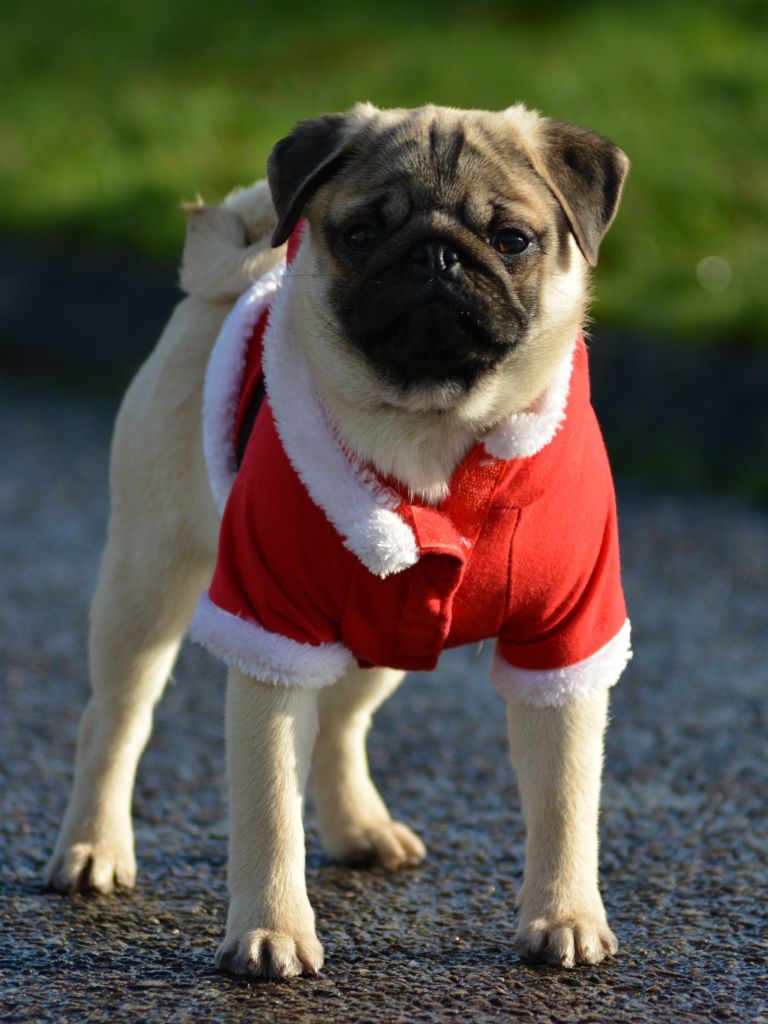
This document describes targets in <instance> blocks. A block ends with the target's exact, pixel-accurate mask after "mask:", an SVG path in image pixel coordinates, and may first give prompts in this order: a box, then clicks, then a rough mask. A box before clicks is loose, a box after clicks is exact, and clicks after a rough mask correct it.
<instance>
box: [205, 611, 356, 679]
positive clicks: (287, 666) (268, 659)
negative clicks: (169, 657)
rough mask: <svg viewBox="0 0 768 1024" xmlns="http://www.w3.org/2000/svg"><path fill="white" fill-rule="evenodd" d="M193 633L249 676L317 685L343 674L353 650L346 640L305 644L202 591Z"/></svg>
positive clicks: (212, 651)
mask: <svg viewBox="0 0 768 1024" xmlns="http://www.w3.org/2000/svg"><path fill="white" fill-rule="evenodd" d="M189 632H190V636H191V637H192V639H193V640H194V641H195V642H196V643H199V644H202V645H203V647H207V649H208V650H209V651H210V652H211V654H215V655H216V657H217V658H220V659H221V660H222V661H224V662H226V664H227V665H231V666H233V667H234V668H239V669H240V671H241V672H243V673H245V675H247V676H252V677H254V678H256V679H261V680H262V681H263V682H267V683H276V684H279V685H284V686H300V687H302V688H303V689H307V690H319V689H320V688H321V687H323V686H330V684H331V683H335V682H336V680H337V679H340V678H341V676H343V675H344V673H345V672H346V670H347V669H348V667H349V663H350V661H351V660H352V654H351V652H350V651H348V650H347V648H346V647H345V646H344V645H343V644H330V643H328V644H318V645H314V644H301V643H298V642H297V641H296V640H291V639H290V638H289V637H287V636H281V635H280V634H279V633H270V632H269V631H268V630H266V629H263V628H262V627H261V626H259V625H258V624H257V623H255V622H248V621H247V620H246V619H241V618H239V617H238V616H237V615H232V614H231V612H227V611H224V609H223V608H219V606H218V605H216V604H214V603H213V601H212V600H211V599H210V597H209V596H208V595H207V594H201V595H200V599H199V600H198V602H197V608H196V610H195V614H194V617H193V619H192V622H191V624H190V627H189Z"/></svg>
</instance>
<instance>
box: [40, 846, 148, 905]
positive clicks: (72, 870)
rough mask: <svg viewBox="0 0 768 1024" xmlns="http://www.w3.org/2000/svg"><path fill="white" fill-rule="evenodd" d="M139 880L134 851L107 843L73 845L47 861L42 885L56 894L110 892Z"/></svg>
mask: <svg viewBox="0 0 768 1024" xmlns="http://www.w3.org/2000/svg"><path fill="white" fill-rule="evenodd" d="M135 881H136V862H135V860H134V857H133V852H132V851H129V852H126V851H125V850H123V849H122V848H117V847H113V846H111V845H109V844H106V843H74V844H73V845H71V846H69V847H65V848H64V849H62V850H57V851H56V853H54V855H53V856H52V857H51V859H50V860H49V861H48V864H47V866H46V868H45V872H44V874H43V883H44V885H45V886H46V888H48V889H53V890H54V891H55V892H62V893H74V892H97V893H111V892H113V891H114V890H115V888H122V889H129V888H131V887H132V886H133V885H134V883H135Z"/></svg>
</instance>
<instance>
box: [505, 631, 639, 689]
mask: <svg viewBox="0 0 768 1024" xmlns="http://www.w3.org/2000/svg"><path fill="white" fill-rule="evenodd" d="M631 657H632V648H631V645H630V625H629V619H627V621H626V622H625V623H624V625H623V626H622V627H621V629H620V630H619V632H618V633H617V634H616V636H615V637H614V638H613V639H612V640H609V641H608V643H607V644H606V645H605V646H604V647H601V648H600V650H599V651H597V653H596V654H593V655H592V656H591V657H589V658H585V659H584V661H579V662H577V664H575V665H568V666H566V667H565V668H555V669H548V670H541V671H539V670H535V669H527V668H515V666H514V665H510V664H509V663H508V662H506V661H505V660H504V659H503V658H502V656H501V655H500V653H499V648H498V646H497V647H496V651H495V653H494V657H493V665H492V666H491V676H490V678H491V684H492V686H493V688H494V689H495V690H496V692H497V693H499V694H501V696H502V697H504V698H505V700H516V701H520V702H522V703H523V704H533V705H535V706H536V707H540V708H543V707H552V706H559V705H562V704H567V703H568V702H569V701H572V700H582V699H583V698H584V697H589V696H591V695H592V694H593V693H597V692H598V691H600V690H607V689H609V687H611V686H613V685H614V684H615V683H617V682H618V681H619V677H620V676H621V673H622V672H623V671H624V669H625V667H626V665H627V662H628V661H629V659H630V658H631Z"/></svg>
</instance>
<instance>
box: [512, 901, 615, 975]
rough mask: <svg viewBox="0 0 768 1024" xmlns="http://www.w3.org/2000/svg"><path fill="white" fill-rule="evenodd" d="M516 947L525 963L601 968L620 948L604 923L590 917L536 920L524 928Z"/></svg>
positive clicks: (587, 915) (541, 918) (519, 932)
mask: <svg viewBox="0 0 768 1024" xmlns="http://www.w3.org/2000/svg"><path fill="white" fill-rule="evenodd" d="M515 946H516V949H517V952H518V953H519V955H520V956H521V957H522V958H523V959H524V960H535V961H539V962H541V963H547V964H556V965H557V966H558V967H575V966H576V965H577V964H599V963H600V961H601V960H604V959H605V957H606V956H612V955H613V954H614V953H615V952H616V951H617V950H618V948H619V944H618V942H617V941H616V936H615V935H614V934H613V932H612V931H611V929H610V928H609V927H608V925H607V923H606V921H605V919H604V918H599V917H594V916H592V915H589V914H584V915H580V916H574V917H570V918H564V919H561V920H555V919H549V918H546V917H539V918H534V919H533V920H532V921H530V922H528V923H527V924H523V925H521V927H520V930H519V931H518V933H517V939H516V943H515Z"/></svg>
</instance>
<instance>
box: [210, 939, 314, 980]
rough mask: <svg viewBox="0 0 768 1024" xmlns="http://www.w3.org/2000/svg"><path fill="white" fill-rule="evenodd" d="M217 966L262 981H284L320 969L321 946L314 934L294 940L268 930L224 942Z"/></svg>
mask: <svg viewBox="0 0 768 1024" xmlns="http://www.w3.org/2000/svg"><path fill="white" fill-rule="evenodd" d="M216 966H217V967H219V968H221V970H222V971H226V972H227V973H228V974H235V975H239V976H241V977H246V978H254V979H261V980H269V979H272V980H285V979H287V978H297V977H298V976H299V975H300V974H317V973H318V972H319V971H320V968H321V967H322V966H323V947H322V946H321V945H320V943H319V942H318V940H317V938H316V936H315V935H314V934H313V933H307V934H304V935H301V936H300V937H297V938H293V937H291V936H290V935H284V934H282V933H281V932H276V931H270V930H269V929H267V928H256V929H253V930H252V931H248V932H245V933H244V934H243V935H239V936H235V937H229V936H227V938H225V939H224V941H223V942H222V944H221V945H220V946H219V948H218V950H217V952H216Z"/></svg>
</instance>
